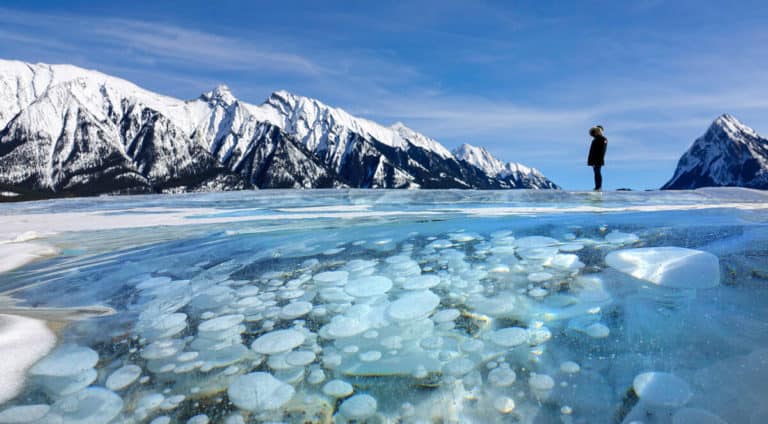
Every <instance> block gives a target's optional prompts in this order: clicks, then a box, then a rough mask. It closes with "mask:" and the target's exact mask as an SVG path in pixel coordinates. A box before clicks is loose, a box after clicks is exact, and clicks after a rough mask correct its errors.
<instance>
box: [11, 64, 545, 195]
mask: <svg viewBox="0 0 768 424" xmlns="http://www.w3.org/2000/svg"><path fill="white" fill-rule="evenodd" d="M509 169H510V172H508V173H489V172H488V171H487V170H486V169H484V168H482V167H478V166H477V165H476V164H474V163H472V162H468V161H464V160H460V158H457V157H456V156H454V154H452V153H451V152H450V151H448V150H447V149H446V148H445V147H444V146H443V145H442V144H440V143H439V142H437V141H436V140H433V139H431V138H429V137H426V136H424V135H423V134H420V133H418V132H416V131H413V130H411V129H409V128H408V127H406V126H405V125H403V124H401V123H398V124H395V125H393V126H392V127H385V126H382V125H379V124H377V123H375V122H372V121H369V120H366V119H362V118H357V117H354V116H352V115H350V114H348V113H347V112H345V111H344V110H341V109H338V108H333V107H330V106H327V105H325V104H323V103H321V102H319V101H317V100H314V99H309V98H306V97H301V96H296V95H293V94H290V93H288V92H285V91H278V92H275V93H273V94H272V95H271V96H270V97H269V98H268V99H267V100H266V101H265V102H264V103H263V104H261V105H252V104H248V103H245V102H242V101H240V100H238V99H237V98H236V97H235V96H234V95H233V94H232V93H231V91H230V90H229V89H228V88H227V87H226V86H219V87H216V88H215V89H214V90H212V91H209V92H207V93H204V94H202V95H201V96H200V97H198V98H196V99H193V100H189V101H183V100H179V99H174V98H171V97H167V96H162V95H159V94H156V93H153V92H150V91H147V90H144V89H142V88H140V87H138V86H136V85H134V84H132V83H130V82H128V81H125V80H122V79H119V78H115V77H111V76H109V75H105V74H103V73H100V72H96V71H90V70H86V69H81V68H77V67H74V66H70V65H47V64H29V63H24V62H17V61H5V60H0V191H4V190H8V191H14V192H18V193H21V194H23V195H25V196H26V197H50V196H58V195H73V194H74V195H89V194H99V193H116V192H134V193H141V192H166V191H189V190H232V189H241V188H248V187H256V188H324V187H343V186H349V187H370V188H418V187H421V188H483V189H485V188H512V187H515V188H550V187H555V186H554V184H551V183H550V184H551V185H546V184H539V183H538V181H539V179H540V178H543V176H541V175H540V173H538V172H537V171H535V170H532V169H530V168H526V167H522V166H518V167H517V168H514V172H512V171H513V167H510V168H509ZM515 172H516V173H515ZM513 180H514V183H511V181H513Z"/></svg>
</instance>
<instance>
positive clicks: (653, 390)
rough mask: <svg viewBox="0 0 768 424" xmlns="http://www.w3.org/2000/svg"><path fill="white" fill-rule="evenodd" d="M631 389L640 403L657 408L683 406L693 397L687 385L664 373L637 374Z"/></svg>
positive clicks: (679, 379) (677, 378) (678, 378)
mask: <svg viewBox="0 0 768 424" xmlns="http://www.w3.org/2000/svg"><path fill="white" fill-rule="evenodd" d="M632 387H633V388H634V390H635V393H636V394H637V396H638V397H639V398H640V399H641V400H642V401H644V402H647V403H648V404H651V405H658V406H666V407H679V406H683V405H685V404H686V403H687V402H688V399H690V398H691V396H692V395H693V393H692V392H691V388H690V387H689V386H688V383H686V382H685V381H683V380H682V379H681V378H680V377H677V376H675V375H672V374H669V373H665V372H645V373H642V374H639V375H638V376H637V377H635V379H634V381H633V383H632Z"/></svg>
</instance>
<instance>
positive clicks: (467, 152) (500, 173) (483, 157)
mask: <svg viewBox="0 0 768 424" xmlns="http://www.w3.org/2000/svg"><path fill="white" fill-rule="evenodd" d="M453 155H454V156H455V157H456V158H458V159H459V160H461V161H464V162H466V163H468V164H470V165H472V166H475V167H477V168H479V169H481V170H483V172H485V173H486V174H487V175H489V176H491V177H494V178H497V179H499V180H501V181H502V182H504V183H506V187H508V188H547V189H557V188H559V187H558V186H557V185H556V184H555V183H553V182H552V181H550V180H548V179H547V178H546V177H545V176H544V174H542V173H541V172H539V170H538V169H535V168H529V167H527V166H525V165H523V164H520V163H517V162H508V163H504V162H502V161H500V160H498V159H496V158H495V157H494V156H493V155H491V153H490V152H488V150H486V149H485V148H484V147H477V146H473V145H471V144H466V143H465V144H462V145H461V146H459V147H457V148H456V149H454V150H453Z"/></svg>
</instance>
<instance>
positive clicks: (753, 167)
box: [662, 114, 768, 190]
mask: <svg viewBox="0 0 768 424" xmlns="http://www.w3.org/2000/svg"><path fill="white" fill-rule="evenodd" d="M712 186H735V187H748V188H757V189H768V139H766V138H764V137H762V136H760V135H759V134H757V132H756V131H755V130H753V129H752V128H750V127H748V126H746V125H745V124H743V123H742V122H740V121H739V120H738V119H736V118H735V117H734V116H732V115H729V114H724V115H721V116H720V117H718V118H717V119H715V121H714V122H713V123H712V125H710V127H709V129H708V130H707V132H706V133H704V135H702V136H701V137H699V138H698V139H696V141H694V142H693V144H692V145H691V147H690V148H689V149H688V151H686V152H685V154H683V156H682V157H681V158H680V160H679V162H678V164H677V168H676V169H675V173H674V175H673V176H672V178H671V179H670V180H669V181H668V182H667V183H666V184H664V186H663V187H662V189H665V190H666V189H694V188H699V187H712Z"/></svg>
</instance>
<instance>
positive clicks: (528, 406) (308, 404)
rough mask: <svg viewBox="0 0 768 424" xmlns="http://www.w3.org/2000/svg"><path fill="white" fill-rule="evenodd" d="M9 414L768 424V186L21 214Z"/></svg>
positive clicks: (300, 195) (182, 419)
mask: <svg viewBox="0 0 768 424" xmlns="http://www.w3.org/2000/svg"><path fill="white" fill-rule="evenodd" d="M0 220H2V222H3V225H2V230H0V231H2V233H0V252H1V253H2V255H1V256H0V271H2V272H1V273H0V372H2V374H3V375H2V379H3V381H2V387H0V423H21V422H33V423H62V424H63V423H197V424H200V423H208V422H217V423H218V422H221V423H229V424H234V423H262V422H264V423H266V422H302V423H303V422H317V423H346V422H350V423H352V422H354V423H390V422H392V423H395V422H399V423H413V424H415V423H434V422H444V423H496V422H498V423H505V422H516V423H564V424H569V423H631V422H643V423H693V422H696V423H701V422H712V423H721V422H729V423H763V422H765V420H766V419H768V403H766V402H765V399H766V397H767V396H768V259H766V258H767V257H768V194H766V193H764V192H759V191H752V190H742V189H706V190H697V191H693V192H690V191H680V192H642V193H636V192H609V193H602V194H593V193H568V192H560V191H554V192H547V191H503V192H500V191H488V192H483V191H397V190H382V191H375V190H369V191H366V190H315V191H291V190H288V191H280V190H276V191H263V192H258V191H257V192H234V193H216V194H189V195H169V196H132V197H101V198H89V199H62V200H50V201H42V202H29V203H18V204H7V205H4V206H3V209H2V211H0Z"/></svg>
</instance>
